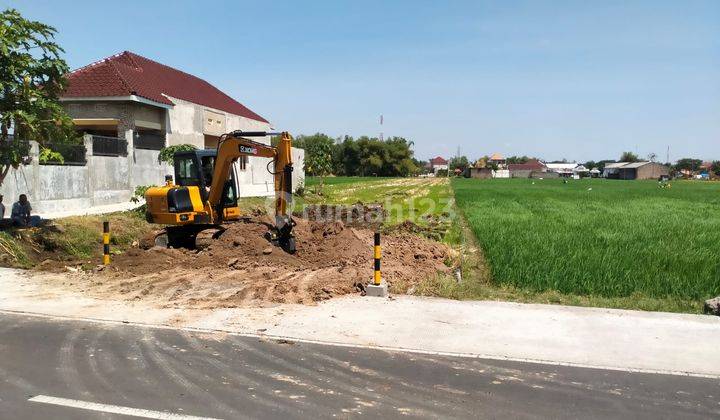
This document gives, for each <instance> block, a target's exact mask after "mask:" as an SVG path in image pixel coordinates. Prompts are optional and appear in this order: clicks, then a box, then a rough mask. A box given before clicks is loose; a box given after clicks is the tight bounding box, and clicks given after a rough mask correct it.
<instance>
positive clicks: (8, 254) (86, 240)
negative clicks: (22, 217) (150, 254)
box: [0, 211, 157, 268]
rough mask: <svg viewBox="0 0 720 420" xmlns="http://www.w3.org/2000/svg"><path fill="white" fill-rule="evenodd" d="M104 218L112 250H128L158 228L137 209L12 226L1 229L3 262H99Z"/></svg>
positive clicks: (22, 265)
mask: <svg viewBox="0 0 720 420" xmlns="http://www.w3.org/2000/svg"><path fill="white" fill-rule="evenodd" d="M105 220H108V221H109V222H110V245H111V252H112V253H120V252H124V251H126V250H127V249H128V248H130V247H131V246H133V244H136V243H137V241H139V240H140V238H142V237H143V236H145V235H147V234H148V233H150V232H151V231H152V230H153V229H156V228H157V227H156V226H153V225H150V224H149V223H147V222H146V221H145V219H144V215H142V214H140V213H138V212H134V211H129V212H121V213H113V214H107V215H98V216H73V217H66V218H61V219H55V220H54V221H53V223H52V224H49V225H46V226H41V227H37V228H29V229H15V228H12V229H10V230H8V231H2V232H0V265H3V266H10V267H18V268H31V267H33V266H35V265H37V264H39V263H41V262H43V261H44V260H46V259H52V260H57V261H67V262H78V261H84V262H89V263H90V264H92V263H94V262H98V263H99V262H100V256H101V255H102V224H103V221H105Z"/></svg>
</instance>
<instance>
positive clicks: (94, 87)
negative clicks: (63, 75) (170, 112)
mask: <svg viewBox="0 0 720 420" xmlns="http://www.w3.org/2000/svg"><path fill="white" fill-rule="evenodd" d="M67 78H68V87H67V89H66V91H65V93H64V94H63V97H66V98H73V97H75V98H77V97H92V96H99V97H102V96H129V95H136V96H140V97H143V98H145V99H149V100H151V101H155V102H159V103H161V104H166V105H174V104H173V103H172V101H171V100H170V99H168V98H167V97H166V96H165V95H167V96H171V97H173V98H178V99H182V100H185V101H188V102H192V103H195V104H198V105H204V106H207V107H210V108H215V109H219V110H222V111H226V112H229V113H231V114H235V115H240V116H243V117H246V118H250V119H253V120H256V121H262V122H268V121H267V120H266V119H265V118H263V117H261V116H260V115H258V114H256V113H254V112H253V111H251V110H250V109H249V108H247V107H246V106H244V105H243V104H241V103H240V102H238V101H236V100H234V99H233V98H231V97H230V96H228V95H226V94H225V93H223V92H222V91H220V90H219V89H218V88H216V87H215V86H213V85H211V84H210V83H208V82H206V81H204V80H202V79H200V78H198V77H195V76H193V75H191V74H188V73H185V72H182V71H180V70H177V69H174V68H172V67H169V66H166V65H164V64H160V63H158V62H156V61H153V60H150V59H148V58H145V57H142V56H139V55H137V54H134V53H131V52H129V51H125V52H123V53H120V54H116V55H113V56H111V57H108V58H105V59H103V60H100V61H98V62H95V63H92V64H90V65H88V66H85V67H82V68H79V69H77V70H75V71H73V72H71V73H70V74H68V76H67Z"/></svg>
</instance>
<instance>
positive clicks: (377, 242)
mask: <svg viewBox="0 0 720 420" xmlns="http://www.w3.org/2000/svg"><path fill="white" fill-rule="evenodd" d="M381 257H382V252H381V251H380V232H375V275H374V276H373V281H374V283H375V285H376V286H379V285H380V282H381V281H382V275H381V274H380V259H381Z"/></svg>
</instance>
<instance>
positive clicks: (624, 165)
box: [605, 161, 652, 169]
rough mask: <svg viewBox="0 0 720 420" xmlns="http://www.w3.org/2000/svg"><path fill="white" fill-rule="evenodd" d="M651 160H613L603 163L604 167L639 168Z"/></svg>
mask: <svg viewBox="0 0 720 420" xmlns="http://www.w3.org/2000/svg"><path fill="white" fill-rule="evenodd" d="M649 163H652V162H647V161H643V162H615V163H608V164H606V165H605V169H620V168H622V169H635V168H639V167H641V166H645V165H647V164H649Z"/></svg>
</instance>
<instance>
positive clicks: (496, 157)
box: [488, 153, 507, 169]
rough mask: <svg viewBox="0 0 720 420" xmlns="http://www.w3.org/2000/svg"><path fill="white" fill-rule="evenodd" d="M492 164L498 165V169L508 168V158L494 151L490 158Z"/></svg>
mask: <svg viewBox="0 0 720 420" xmlns="http://www.w3.org/2000/svg"><path fill="white" fill-rule="evenodd" d="M488 162H489V163H490V164H493V163H494V164H495V165H497V167H498V169H506V168H507V160H505V158H504V157H503V155H501V154H500V153H493V154H492V156H490V159H489V160H488Z"/></svg>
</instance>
